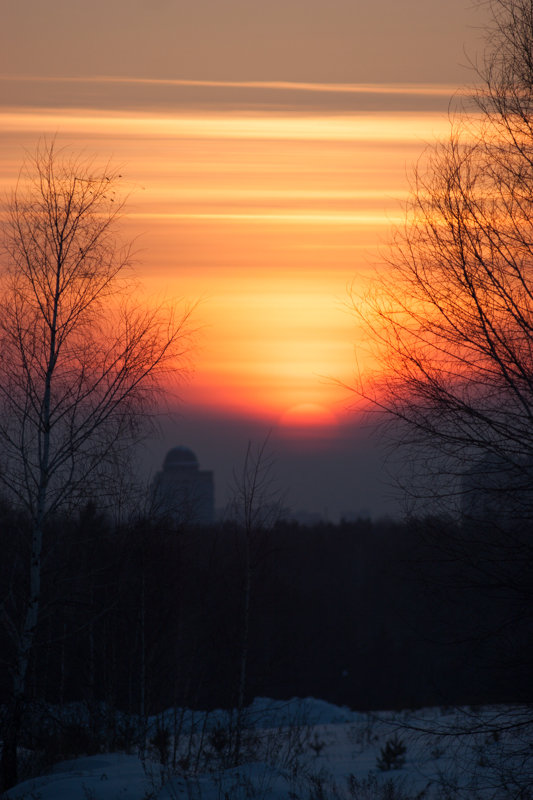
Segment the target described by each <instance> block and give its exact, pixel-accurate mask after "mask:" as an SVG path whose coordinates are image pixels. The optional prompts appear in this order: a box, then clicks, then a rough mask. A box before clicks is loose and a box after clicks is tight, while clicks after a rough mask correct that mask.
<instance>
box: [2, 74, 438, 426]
mask: <svg viewBox="0 0 533 800" xmlns="http://www.w3.org/2000/svg"><path fill="white" fill-rule="evenodd" d="M185 83H187V82H185ZM189 83H191V82H189ZM317 87H318V88H317ZM277 88H281V89H286V90H287V91H289V89H290V88H292V87H291V86H285V87H284V86H281V87H279V86H277ZM355 88H357V91H364V88H362V87H354V91H355ZM304 89H305V86H304ZM333 90H335V91H339V92H340V91H347V90H349V87H348V89H346V87H337V88H336V89H332V91H333ZM374 90H376V91H377V89H376V87H372V91H374ZM307 91H310V92H311V91H326V89H321V88H320V86H318V85H316V86H315V85H309V87H307ZM398 91H406V92H409V91H413V92H414V91H415V90H414V88H411V89H409V88H408V87H407V88H405V87H404V89H402V90H400V89H399V90H398ZM420 91H422V90H420ZM447 130H448V120H447V118H446V115H445V114H436V113H434V112H432V113H422V112H420V111H418V112H416V113H415V112H413V113H398V112H395V113H387V112H376V113H344V114H341V113H338V112H336V113H325V114H319V113H318V112H317V113H310V114H307V113H303V112H301V113H285V112H283V111H279V110H276V111H272V112H270V111H263V112H259V111H253V112H251V111H247V112H246V111H242V112H238V111H235V110H234V111H230V112H224V113H223V112H217V111H213V112H211V111H210V112H209V113H202V112H200V111H197V110H195V111H187V110H184V111H180V112H178V111H177V112H176V113H174V114H163V113H160V114H157V113H155V112H153V111H151V112H149V113H148V112H146V113H142V112H135V113H133V112H112V113H107V112H104V111H95V110H89V109H81V110H71V109H69V110H45V109H33V110H31V111H24V110H20V109H3V110H2V109H1V108H0V131H1V133H0V163H1V165H2V169H1V171H0V176H1V177H0V190H2V189H3V190H6V189H8V188H10V187H11V186H13V184H14V182H15V180H16V177H17V174H18V169H19V167H20V164H21V162H22V160H23V157H24V151H23V148H26V149H27V150H29V151H30V152H32V150H33V149H34V148H35V144H36V142H37V140H38V138H39V136H42V135H43V134H46V135H55V134H57V136H58V144H59V145H61V144H63V143H65V144H69V145H72V146H73V147H74V148H76V149H80V147H82V148H84V149H85V151H86V152H87V154H88V155H93V154H94V155H95V156H96V159H97V161H103V162H104V163H105V162H107V161H108V160H109V158H111V160H112V162H113V163H114V164H115V165H117V166H119V168H120V170H121V171H122V172H123V174H124V175H125V178H124V193H125V194H129V195H130V198H129V201H128V204H127V209H126V216H125V218H124V220H123V225H122V233H123V235H124V237H125V238H126V239H130V238H133V239H135V249H136V252H137V257H136V258H137V262H138V269H139V274H140V278H141V280H142V281H143V283H144V286H145V288H144V289H143V297H145V298H151V297H153V298H154V299H155V300H157V298H159V297H161V296H163V295H165V296H167V297H170V298H173V299H175V302H176V303H178V304H179V303H182V302H189V303H193V302H195V301H198V307H197V310H196V311H195V314H194V325H195V327H196V328H197V329H198V333H197V335H196V339H195V342H194V349H193V352H192V353H191V360H192V363H193V364H194V373H193V375H192V378H191V380H190V382H189V383H188V384H187V385H186V386H184V387H183V388H182V399H183V400H184V402H185V403H186V404H190V405H192V406H194V407H195V408H200V409H203V410H205V411H206V412H209V411H214V410H217V411H219V412H224V411H232V412H237V413H239V414H241V415H243V416H254V415H255V416H260V417H261V418H262V419H264V420H266V421H271V422H272V423H273V424H276V423H277V422H278V421H279V423H280V425H281V428H282V430H283V431H284V432H285V433H286V434H287V435H298V432H301V431H303V430H309V429H315V430H319V429H324V430H326V429H327V430H329V431H330V432H334V430H335V425H336V416H337V413H340V411H342V407H343V404H346V403H347V402H350V400H351V398H350V396H349V393H348V392H347V390H346V389H344V388H342V387H341V385H340V383H341V382H344V383H346V384H350V383H352V382H353V372H354V365H355V361H356V354H357V350H358V349H359V348H363V347H364V342H361V341H359V342H358V341H357V331H356V330H355V327H354V321H353V317H352V316H351V315H350V313H349V309H348V294H347V289H348V287H349V286H350V285H352V283H354V282H355V284H356V285H357V282H358V280H359V279H360V277H361V276H364V275H366V274H367V273H368V269H369V266H370V265H371V264H373V263H374V262H376V260H378V258H379V250H378V248H379V246H380V245H381V244H382V243H383V242H385V241H386V239H387V237H388V232H389V229H390V225H391V223H397V222H401V221H402V219H403V216H402V211H401V201H402V200H403V198H405V197H406V194H407V190H408V187H407V179H406V174H407V171H408V167H409V165H410V164H411V163H413V162H414V161H415V160H416V159H417V158H418V156H419V153H420V149H421V145H422V144H423V142H424V141H431V140H432V139H433V137H434V136H435V135H439V134H440V135H445V133H446V132H447Z"/></svg>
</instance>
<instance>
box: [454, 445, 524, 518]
mask: <svg viewBox="0 0 533 800" xmlns="http://www.w3.org/2000/svg"><path fill="white" fill-rule="evenodd" d="M461 506H462V509H461V510H462V516H463V519H464V520H467V521H471V522H477V523H479V522H483V523H485V524H486V523H490V524H493V525H497V526H503V527H505V528H508V527H510V526H513V525H516V524H523V523H524V522H526V521H529V522H530V521H531V520H532V519H533V463H532V461H531V459H527V460H526V459H524V458H522V459H517V460H516V461H514V462H511V461H510V460H509V459H507V458H504V457H503V456H497V455H493V456H485V457H484V458H481V459H480V460H479V461H478V463H477V464H474V465H473V466H472V467H470V469H468V470H467V471H466V472H465V473H464V475H463V480H462V503H461Z"/></svg>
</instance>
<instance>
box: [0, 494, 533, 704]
mask: <svg viewBox="0 0 533 800" xmlns="http://www.w3.org/2000/svg"><path fill="white" fill-rule="evenodd" d="M1 516H2V520H1V522H2V525H1V534H0V536H1V539H2V541H1V543H0V547H1V550H0V552H2V560H1V564H0V581H1V585H0V599H1V600H2V603H3V621H2V626H1V628H0V636H1V641H0V652H1V660H0V691H1V698H0V702H6V701H7V700H8V698H9V686H10V683H9V669H10V663H11V661H12V657H13V652H12V646H11V639H10V631H11V629H12V626H17V625H19V624H20V620H19V618H18V613H19V612H18V610H19V603H18V597H19V594H20V596H21V597H23V596H24V592H25V590H26V587H25V580H26V577H25V576H26V572H27V556H28V542H27V539H26V537H25V534H24V532H25V521H24V519H23V518H22V517H21V516H20V515H18V514H17V513H16V512H14V511H13V510H12V509H10V507H9V506H7V505H4V506H3V507H2V509H1ZM244 535H245V534H244V533H243V532H242V531H239V529H238V527H237V526H235V525H234V524H232V523H226V524H221V525H219V526H216V527H212V528H205V529H201V528H189V529H186V528H181V527H179V526H177V525H175V524H174V523H172V521H170V520H167V521H164V520H163V521H162V520H158V521H155V520H150V519H141V520H137V521H136V522H135V523H130V524H128V525H125V526H122V527H117V526H114V525H112V524H111V522H109V521H108V519H107V518H106V517H105V516H104V515H103V514H101V513H99V511H98V509H97V508H96V507H95V506H93V505H88V506H87V507H86V508H85V509H84V511H83V512H82V513H81V514H76V517H75V519H71V518H67V517H62V518H57V519H55V520H54V521H53V524H49V525H48V529H47V531H46V547H45V562H44V563H45V568H44V572H43V581H44V586H43V602H42V612H41V624H40V627H39V634H38V638H37V642H36V646H35V647H34V649H33V653H32V661H31V671H30V681H29V686H30V690H29V696H28V698H27V700H28V702H29V703H30V704H31V703H32V702H33V701H45V702H46V703H52V704H60V705H61V704H65V703H67V702H70V701H83V702H84V703H88V704H91V703H94V704H96V703H98V702H100V701H103V702H105V703H106V704H108V705H109V706H110V707H112V708H118V709H122V710H124V711H127V712H133V713H135V714H141V715H147V714H153V713H156V712H158V711H160V710H162V709H164V708H167V707H170V706H173V705H178V706H188V707H192V708H213V707H221V706H223V707H230V706H235V705H236V704H237V700H238V697H237V695H238V691H239V679H240V677H241V678H242V669H241V668H242V664H243V661H242V654H243V648H244V647H246V671H245V676H246V684H245V688H246V698H247V700H250V699H252V698H253V697H254V696H269V697H274V698H289V697H292V696H302V697H303V696H308V695H312V696H315V697H320V698H323V699H326V700H329V701H332V702H335V703H340V704H347V705H349V706H351V707H353V708H359V709H379V708H394V707H396V708H399V707H417V706H421V705H427V704H445V703H447V704H450V703H461V704H463V703H483V702H496V701H523V700H531V696H530V695H531V686H530V667H531V661H532V659H531V637H530V617H529V614H530V609H531V602H530V601H531V597H530V592H531V589H530V586H531V581H529V580H528V576H527V575H524V574H523V573H524V564H523V561H522V560H520V559H517V561H516V563H512V561H513V560H512V559H510V558H509V557H507V558H506V559H504V557H503V554H504V551H503V550H502V549H501V548H500V544H499V541H500V536H499V534H497V533H496V532H495V531H492V532H491V531H490V529H489V528H488V527H487V526H485V527H484V528H483V530H480V529H479V528H476V529H475V530H473V529H468V528H467V527H465V526H463V527H461V526H459V525H456V524H455V523H453V522H443V521H438V520H437V521H435V520H426V521H424V522H416V521H413V522H411V523H401V524H400V523H396V522H392V521H383V522H377V523H372V522H370V521H359V522H354V523H341V524H340V525H332V524H326V523H324V524H320V525H317V526H315V527H311V528H307V527H301V526H298V525H297V524H293V523H278V524H277V525H276V526H274V527H273V528H272V529H270V530H267V531H258V532H257V533H254V535H253V537H252V542H251V560H249V561H247V560H246V559H245V556H244V554H245V542H244ZM528 538H529V537H528ZM505 541H506V542H508V536H507V534H506V537H505ZM507 556H509V553H508V548H507ZM246 565H248V567H249V569H250V573H251V574H250V576H249V577H250V579H251V584H250V585H251V605H250V608H249V626H248V630H249V637H248V638H247V641H246V642H244V641H243V630H245V626H244V622H243V592H244V588H243V587H244V585H245V569H246Z"/></svg>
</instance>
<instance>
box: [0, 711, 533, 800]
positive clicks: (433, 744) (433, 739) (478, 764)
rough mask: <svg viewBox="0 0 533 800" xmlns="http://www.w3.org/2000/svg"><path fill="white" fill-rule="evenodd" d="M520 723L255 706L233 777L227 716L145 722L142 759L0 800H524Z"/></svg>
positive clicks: (437, 714) (124, 757) (493, 716)
mask: <svg viewBox="0 0 533 800" xmlns="http://www.w3.org/2000/svg"><path fill="white" fill-rule="evenodd" d="M530 716H531V715H530V714H529V712H528V711H527V710H526V711H524V710H523V709H517V708H494V707H489V708H486V709H481V710H480V709H476V710H472V709H453V710H450V709H448V710H445V709H425V710H423V711H418V712H401V713H394V714H388V713H385V712H380V713H378V714H365V713H359V712H354V711H350V710H349V709H347V708H339V707H337V706H333V705H331V704H329V703H326V702H324V701H321V700H312V699H306V700H300V699H295V700H291V701H287V702H282V701H272V700H266V699H257V700H255V701H254V703H253V704H252V705H251V706H250V707H249V708H247V709H246V711H245V714H244V718H243V719H241V726H240V728H241V729H242V730H243V733H242V737H241V742H240V753H241V756H240V759H239V761H240V766H238V767H235V766H232V753H234V748H235V741H236V740H235V730H236V728H237V719H236V714H235V713H234V714H229V713H228V712H223V711H217V712H211V713H209V714H207V713H203V712H190V711H177V712H176V711H174V710H171V711H168V712H166V713H165V714H163V715H161V716H159V717H157V718H153V719H151V720H150V730H149V732H148V736H147V739H148V741H149V745H148V746H147V748H146V750H145V751H144V752H140V753H134V754H126V753H108V754H107V753H106V754H99V755H95V756H91V757H83V758H76V759H73V760H70V761H64V762H62V763H59V764H56V765H55V766H54V768H53V769H52V770H51V771H50V772H49V773H48V774H46V775H43V776H41V777H38V778H35V779H32V780H29V781H25V782H24V783H21V784H19V785H18V786H17V787H15V788H14V789H12V790H11V791H10V792H8V793H7V797H8V798H10V800H178V799H181V798H184V800H185V799H186V800H255V799H257V800H415V798H426V799H428V798H429V799H431V800H452V798H459V797H467V798H468V800H474V798H479V800H489V798H511V797H516V798H520V799H521V800H527V799H528V798H531V797H533V794H530V788H529V786H528V780H527V775H528V772H529V769H530V761H531V758H532V753H531V749H532V748H531V744H530V742H531V727H530V726H529V725H528V724H527V721H528V719H529V718H530ZM521 723H523V724H521ZM506 729H508V730H506ZM458 730H463V731H465V735H462V736H458V735H457V732H458ZM174 731H179V736H178V737H177V739H176V747H175V746H174V737H173V732H174ZM428 731H431V732H428ZM467 731H468V732H467ZM162 762H166V763H162ZM386 767H389V768H388V769H387V768H386Z"/></svg>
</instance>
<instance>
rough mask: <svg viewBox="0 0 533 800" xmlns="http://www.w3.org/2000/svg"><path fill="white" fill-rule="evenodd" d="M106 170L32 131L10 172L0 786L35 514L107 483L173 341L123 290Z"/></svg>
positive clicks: (10, 751) (2, 398) (40, 520)
mask: <svg viewBox="0 0 533 800" xmlns="http://www.w3.org/2000/svg"><path fill="white" fill-rule="evenodd" d="M119 178H120V175H118V174H117V172H115V171H113V170H112V169H110V168H109V167H106V168H104V169H103V170H102V169H99V168H97V167H96V166H95V165H94V164H92V163H91V162H89V161H87V160H84V159H82V158H80V157H75V156H72V155H70V154H69V153H68V151H60V152H58V151H57V150H56V148H55V146H54V144H53V143H52V144H44V145H42V146H41V147H40V148H39V149H38V150H37V152H36V155H35V156H34V157H33V158H32V159H31V160H30V161H29V162H28V163H27V164H26V166H25V168H24V169H23V171H22V172H21V175H20V177H19V181H18V184H17V187H16V189H15V191H14V192H13V195H12V197H11V201H10V204H9V211H8V216H7V221H6V223H5V224H4V226H3V245H4V247H3V253H2V272H1V276H0V482H1V484H2V485H3V487H4V491H5V492H6V493H7V495H8V496H10V497H11V498H13V499H14V500H15V501H16V502H17V503H18V504H19V506H20V507H21V508H22V509H24V511H25V514H26V518H27V520H28V526H27V527H28V531H29V539H30V543H29V548H28V551H29V558H28V565H27V569H28V577H27V582H26V583H24V585H23V586H19V587H18V588H19V595H18V597H17V598H16V602H15V603H12V604H11V606H10V605H9V603H8V602H4V603H3V604H2V612H3V617H4V622H5V623H6V625H8V627H9V630H10V633H11V640H12V645H13V653H14V660H13V665H12V675H13V685H12V698H11V704H10V708H9V711H8V715H7V719H6V721H5V723H4V732H3V733H4V735H3V742H4V744H3V750H2V773H3V784H4V788H7V787H8V786H10V785H12V784H13V783H14V782H15V781H16V748H17V740H18V734H19V728H20V724H21V714H22V710H23V705H24V695H25V691H26V682H27V672H28V663H29V658H30V654H31V650H32V646H33V644H34V641H35V637H36V632H37V630H38V625H39V611H40V601H41V577H42V570H43V532H44V528H45V525H46V522H47V520H48V519H50V517H51V516H52V515H53V514H54V513H55V512H57V511H58V509H60V508H61V507H63V508H64V507H65V506H68V505H69V504H73V503H77V502H79V501H80V500H84V499H87V497H88V496H90V495H91V494H94V492H95V491H96V490H97V489H98V490H99V491H100V492H102V491H103V490H104V487H105V491H109V483H110V477H111V475H112V470H114V469H116V467H117V463H118V464H119V468H120V458H121V454H123V453H124V452H125V450H126V449H127V448H128V447H129V446H130V445H131V444H132V443H134V442H135V440H136V439H137V438H138V436H139V435H140V432H141V426H142V424H143V423H144V422H145V421H146V419H147V412H148V411H149V410H150V409H151V408H152V407H153V406H154V402H155V398H156V393H157V391H158V390H159V389H160V388H161V386H162V383H161V381H162V379H163V377H164V376H165V375H166V374H168V373H170V372H171V371H174V370H175V369H176V368H177V367H179V366H180V364H181V361H180V356H181V355H182V354H183V350H184V346H185V342H186V338H185V323H186V315H184V316H182V317H181V318H177V317H176V316H175V315H174V313H173V312H172V311H169V312H167V311H165V310H164V309H163V308H159V309H155V310H154V309H149V308H144V307H142V306H140V305H139V304H138V301H136V300H135V297H134V293H133V292H132V291H131V290H132V289H133V288H134V286H133V284H132V282H131V279H130V280H128V275H127V268H128V267H129V266H130V260H131V253H130V249H129V247H123V246H121V245H120V243H119V240H118V239H117V235H116V225H117V222H118V220H119V217H120V212H121V210H122V207H123V204H122V201H121V200H120V198H119V196H118V194H117V191H116V190H117V184H118V182H119ZM14 609H16V610H17V611H18V613H15V610H14Z"/></svg>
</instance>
